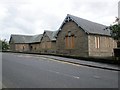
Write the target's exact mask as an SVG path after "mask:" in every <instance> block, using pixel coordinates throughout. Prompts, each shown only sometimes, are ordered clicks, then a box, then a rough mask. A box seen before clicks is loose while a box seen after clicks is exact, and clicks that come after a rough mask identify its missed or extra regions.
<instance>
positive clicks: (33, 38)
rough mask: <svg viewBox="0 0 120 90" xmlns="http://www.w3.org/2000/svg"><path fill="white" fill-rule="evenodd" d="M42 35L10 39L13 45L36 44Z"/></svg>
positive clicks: (18, 36) (13, 36) (20, 36)
mask: <svg viewBox="0 0 120 90" xmlns="http://www.w3.org/2000/svg"><path fill="white" fill-rule="evenodd" d="M41 38H42V34H39V35H34V36H27V35H13V34H12V35H11V38H10V41H11V39H13V41H14V43H26V44H27V43H38V42H40V41H41Z"/></svg>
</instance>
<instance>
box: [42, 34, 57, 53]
mask: <svg viewBox="0 0 120 90" xmlns="http://www.w3.org/2000/svg"><path fill="white" fill-rule="evenodd" d="M40 47H41V50H40V52H41V53H56V41H51V40H50V38H49V37H48V36H47V34H46V33H45V34H44V35H43V38H42V40H41V43H40Z"/></svg>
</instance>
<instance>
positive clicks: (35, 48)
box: [29, 34, 43, 52]
mask: <svg viewBox="0 0 120 90" xmlns="http://www.w3.org/2000/svg"><path fill="white" fill-rule="evenodd" d="M42 36H43V35H42V34H39V35H34V36H32V37H31V39H30V41H29V47H30V52H40V50H41V46H40V43H41V38H42Z"/></svg>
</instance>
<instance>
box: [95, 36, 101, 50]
mask: <svg viewBox="0 0 120 90" xmlns="http://www.w3.org/2000/svg"><path fill="white" fill-rule="evenodd" d="M95 48H97V49H98V48H100V37H95Z"/></svg>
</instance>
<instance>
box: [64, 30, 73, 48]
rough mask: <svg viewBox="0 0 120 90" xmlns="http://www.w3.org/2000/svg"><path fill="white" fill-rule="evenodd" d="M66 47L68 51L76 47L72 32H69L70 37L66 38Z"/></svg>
mask: <svg viewBox="0 0 120 90" xmlns="http://www.w3.org/2000/svg"><path fill="white" fill-rule="evenodd" d="M65 45H66V48H67V49H73V48H74V47H75V36H74V35H71V32H68V35H67V36H66V37H65Z"/></svg>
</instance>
